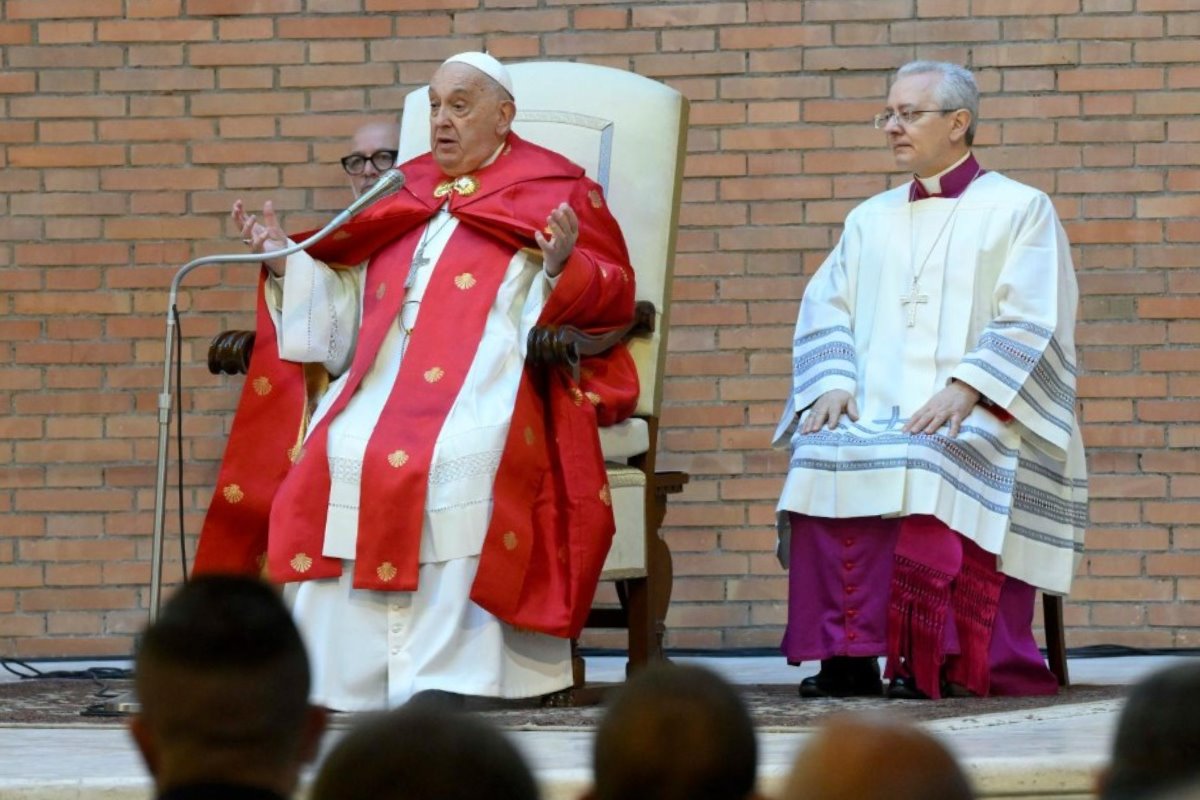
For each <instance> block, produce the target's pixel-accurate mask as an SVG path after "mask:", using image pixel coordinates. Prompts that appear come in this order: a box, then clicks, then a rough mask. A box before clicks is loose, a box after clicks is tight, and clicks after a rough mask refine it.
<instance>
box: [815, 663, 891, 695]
mask: <svg viewBox="0 0 1200 800" xmlns="http://www.w3.org/2000/svg"><path fill="white" fill-rule="evenodd" d="M882 693H883V681H882V680H880V678H879V661H878V660H876V659H875V658H874V657H871V656H865V657H857V656H834V657H833V658H828V659H825V660H823V661H822V662H821V671H820V672H818V673H817V674H816V675H813V676H812V677H809V678H805V679H804V680H802V681H800V696H801V697H879V696H880V694H882Z"/></svg>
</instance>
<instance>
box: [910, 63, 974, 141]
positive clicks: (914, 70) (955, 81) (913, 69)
mask: <svg viewBox="0 0 1200 800" xmlns="http://www.w3.org/2000/svg"><path fill="white" fill-rule="evenodd" d="M929 73H934V74H937V75H940V76H941V78H942V79H941V80H940V81H938V85H937V86H936V87H935V88H934V90H933V96H934V102H935V103H937V104H938V107H939V108H946V109H951V110H955V109H959V108H965V109H966V110H967V111H970V112H971V124H970V125H969V126H968V127H967V146H968V147H970V146H971V145H972V144H973V143H974V142H975V126H976V125H977V124H978V122H979V87H978V86H977V85H976V84H975V76H974V75H972V74H971V71H970V70H969V69H967V68H966V67H960V66H959V65H958V64H951V63H949V62H947V61H910V62H908V63H907V64H905V65H904V66H902V67H900V69H898V70H896V77H895V79H894V80H899V79H900V78H904V77H907V76H909V75H926V74H929Z"/></svg>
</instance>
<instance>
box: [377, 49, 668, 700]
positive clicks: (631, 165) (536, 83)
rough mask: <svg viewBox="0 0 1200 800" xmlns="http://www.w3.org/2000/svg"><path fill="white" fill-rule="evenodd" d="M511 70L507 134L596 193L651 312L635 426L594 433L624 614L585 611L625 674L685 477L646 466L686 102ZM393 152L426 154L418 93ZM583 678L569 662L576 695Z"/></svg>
mask: <svg viewBox="0 0 1200 800" xmlns="http://www.w3.org/2000/svg"><path fill="white" fill-rule="evenodd" d="M508 69H509V72H510V74H511V75H512V80H513V89H514V94H515V96H516V104H517V116H516V119H515V121H514V123H513V129H514V130H515V131H516V133H517V134H518V135H519V136H521V137H522V138H524V139H527V140H529V141H531V142H534V143H535V144H539V145H541V146H543V147H547V148H549V149H551V150H554V151H555V152H558V153H560V154H562V155H564V156H566V157H567V158H569V159H571V160H572V161H574V162H575V163H576V164H579V165H580V166H582V167H583V168H584V169H585V170H586V171H587V174H588V176H589V177H590V178H592V179H593V180H595V181H596V182H597V183H599V184H600V185H601V186H602V187H603V188H604V192H605V195H606V197H607V200H608V204H609V208H610V209H611V210H612V212H613V215H614V216H615V217H616V218H617V221H618V222H619V223H620V224H621V230H622V231H623V232H624V234H625V240H626V243H627V245H628V246H629V252H630V258H631V260H632V262H633V267H634V271H635V273H636V275H637V299H638V301H648V302H649V303H652V304H653V318H652V322H651V324H650V325H649V326H648V327H651V328H652V330H650V331H641V332H638V333H635V335H634V336H632V337H631V338H629V339H628V340H627V342H628V345H629V347H630V351H631V352H632V354H633V357H634V360H635V362H636V363H637V368H638V376H639V378H640V379H641V395H640V397H639V399H638V405H637V410H636V412H635V416H634V417H633V418H631V419H629V420H626V421H625V422H622V423H620V424H618V425H614V426H612V427H608V428H602V429H601V431H600V440H601V444H602V446H603V449H604V455H605V459H606V460H607V461H608V463H609V484H610V486H611V488H612V495H613V511H614V514H615V515H616V518H617V534H616V537H615V539H614V541H613V546H612V550H611V551H610V553H609V556H608V561H607V562H606V564H605V568H604V572H603V574H602V576H601V580H611V581H617V593H618V596H619V597H620V599H621V606H620V607H613V608H599V607H597V608H593V609H592V614H591V616H590V617H589V620H588V624H589V626H594V627H615V628H628V631H629V638H628V642H629V662H630V668H636V667H637V666H639V665H640V664H642V663H644V662H645V661H646V660H647V659H649V658H653V657H659V656H661V652H662V636H663V632H664V629H665V627H664V618H665V616H666V611H667V604H668V603H669V601H670V596H671V555H670V552H669V551H668V550H667V547H666V545H665V543H664V542H663V541H662V538H661V537H660V536H659V533H658V529H659V526H660V525H661V522H662V517H663V514H664V512H665V509H666V498H667V495H669V494H672V493H675V492H679V491H681V490H682V488H683V484H684V483H685V482H686V481H687V476H686V475H684V474H683V473H678V472H665V473H658V472H656V470H655V458H654V456H655V451H656V447H657V443H658V442H657V439H658V426H657V422H658V415H659V408H660V406H661V404H662V386H663V365H664V363H665V356H666V330H667V315H668V309H669V307H670V290H671V275H672V268H673V263H674V257H675V233H676V228H677V225H678V216H679V197H680V190H681V186H682V182H683V161H684V153H685V145H686V135H687V117H688V102H687V99H686V98H684V97H683V95H681V94H680V93H679V92H677V91H675V90H674V89H671V88H670V87H668V86H665V85H663V84H661V83H659V82H657V81H654V80H651V79H649V78H645V77H642V76H640V75H635V74H634V73H631V72H625V71H623V70H618V69H612V68H609V67H601V66H595V65H591V64H578V63H572V62H527V63H522V64H512V65H510V66H509V67H508ZM399 147H400V157H399V161H400V162H401V163H403V162H404V161H406V160H408V159H410V158H413V157H414V156H417V155H420V154H421V153H424V152H427V151H428V150H429V95H428V90H427V89H426V88H425V87H422V88H420V89H417V90H415V91H413V92H411V93H410V94H409V95H408V96H407V98H405V103H404V116H403V117H402V120H401V127H400V145H399ZM645 308H646V306H644V305H643V306H642V308H641V310H642V311H643V312H644V310H645ZM582 667H583V665H582V662H581V660H579V659H576V675H575V677H576V687H577V688H581V687H582V685H583V683H584V675H583V669H582Z"/></svg>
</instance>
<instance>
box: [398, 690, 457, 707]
mask: <svg viewBox="0 0 1200 800" xmlns="http://www.w3.org/2000/svg"><path fill="white" fill-rule="evenodd" d="M407 705H411V706H419V707H421V708H429V709H433V710H435V711H462V710H463V709H465V708H466V707H467V697H466V695H462V694H458V693H457V692H447V691H443V690H441V689H425V690H424V691H420V692H417V693H416V694H414V695H413V696H412V697H410V698H409V699H408V703H407Z"/></svg>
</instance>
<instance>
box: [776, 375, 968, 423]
mask: <svg viewBox="0 0 1200 800" xmlns="http://www.w3.org/2000/svg"><path fill="white" fill-rule="evenodd" d="M980 397H981V395H980V393H979V391H978V390H977V389H975V387H973V386H971V385H969V384H966V383H963V382H962V381H951V382H950V384H949V385H948V386H946V388H945V389H942V390H941V391H940V392H938V393H937V394H935V395H934V396H933V397H931V398H929V400H928V402H926V403H925V405H923V406H921V407H920V408H918V409H917V410H916V411H915V412H913V415H912V416H911V417H909V418H908V422H906V423H905V424H904V427H903V428H902V429H901V430H902V431H903V432H904V433H936V432H937V431H938V429H939V428H941V427H942V426H943V425H945V424H946V423H949V424H950V430H949V435H950V436H951V437H954V436H958V431H959V429H960V428H961V427H962V423H963V420H965V419H966V418H967V415H968V414H970V413H971V410H972V409H973V408H975V406H976V404H978V403H979V398H980ZM842 414H845V415H846V416H847V417H849V418H850V421H851V422H857V421H858V404H857V403H856V402H855V401H854V395H852V394H850V393H849V392H847V391H844V390H842V389H831V390H830V391H828V392H826V393H825V394H823V395H821V396H820V397H818V398H817V399H816V402H814V403H813V404H812V410H811V411H810V412H809V414H808V416H807V417H805V418H804V422H803V424H801V426H800V432H801V433H814V432H816V431H819V430H820V429H821V428H822V427H823V426H824V427H828V428H829V430H833V429H834V428H836V427H837V426H838V421H839V420H841V418H842Z"/></svg>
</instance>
